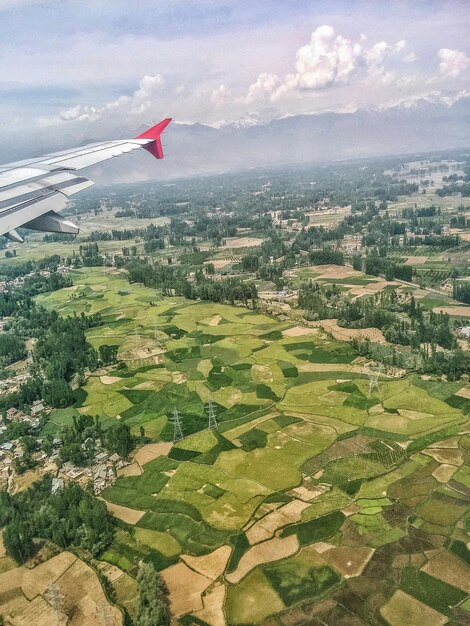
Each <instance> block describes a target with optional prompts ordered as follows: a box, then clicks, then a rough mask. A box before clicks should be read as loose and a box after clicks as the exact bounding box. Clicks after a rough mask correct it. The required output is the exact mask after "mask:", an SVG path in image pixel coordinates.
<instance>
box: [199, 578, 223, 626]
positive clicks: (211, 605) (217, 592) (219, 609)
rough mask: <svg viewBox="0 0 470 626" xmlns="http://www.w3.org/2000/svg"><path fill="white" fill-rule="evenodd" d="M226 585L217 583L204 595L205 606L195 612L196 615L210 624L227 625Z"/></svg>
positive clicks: (216, 625) (212, 625)
mask: <svg viewBox="0 0 470 626" xmlns="http://www.w3.org/2000/svg"><path fill="white" fill-rule="evenodd" d="M224 602H225V585H224V584H222V583H216V584H215V585H213V586H212V587H211V588H210V589H209V590H208V591H207V592H206V593H205V594H203V596H202V603H203V605H204V608H203V609H201V610H200V611H197V612H196V613H195V615H196V617H198V618H199V619H201V620H203V621H204V622H206V623H207V624H210V626H226V621H225V614H224Z"/></svg>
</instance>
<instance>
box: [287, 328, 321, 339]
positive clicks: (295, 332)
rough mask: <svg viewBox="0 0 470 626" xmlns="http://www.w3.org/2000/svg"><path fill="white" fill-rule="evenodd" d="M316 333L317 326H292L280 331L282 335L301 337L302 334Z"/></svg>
mask: <svg viewBox="0 0 470 626" xmlns="http://www.w3.org/2000/svg"><path fill="white" fill-rule="evenodd" d="M317 333H318V329H317V328H307V327H306V326H294V327H293V328H288V329H287V330H283V331H282V334H283V336H284V337H303V336H304V335H316V334H317Z"/></svg>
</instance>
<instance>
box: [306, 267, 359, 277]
mask: <svg viewBox="0 0 470 626" xmlns="http://www.w3.org/2000/svg"><path fill="white" fill-rule="evenodd" d="M316 269H317V270H318V271H319V272H321V274H319V275H318V276H317V278H323V279H325V280H330V279H335V278H352V277H363V276H364V274H363V273H362V272H359V271H357V270H354V269H353V268H352V267H348V266H347V265H322V266H319V267H317V268H316Z"/></svg>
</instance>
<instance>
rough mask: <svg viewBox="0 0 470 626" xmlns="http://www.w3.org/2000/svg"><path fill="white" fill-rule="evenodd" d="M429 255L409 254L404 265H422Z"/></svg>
mask: <svg viewBox="0 0 470 626" xmlns="http://www.w3.org/2000/svg"><path fill="white" fill-rule="evenodd" d="M428 258H429V257H427V256H409V257H408V258H407V259H406V261H405V265H424V264H425V263H426V261H427V260H428Z"/></svg>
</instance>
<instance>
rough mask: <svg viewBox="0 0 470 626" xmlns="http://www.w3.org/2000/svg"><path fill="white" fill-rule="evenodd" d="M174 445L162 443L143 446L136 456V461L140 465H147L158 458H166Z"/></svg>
mask: <svg viewBox="0 0 470 626" xmlns="http://www.w3.org/2000/svg"><path fill="white" fill-rule="evenodd" d="M172 446H173V444H172V443H171V442H166V441H161V442H159V443H147V444H145V446H142V447H141V448H139V449H138V450H137V452H136V453H135V454H134V461H136V462H137V463H138V464H139V465H141V466H142V465H145V464H146V463H148V462H149V461H152V460H153V459H156V458H157V456H166V455H167V454H168V452H169V451H170V450H171V448H172Z"/></svg>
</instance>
